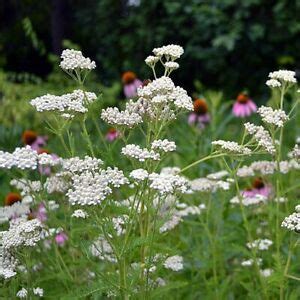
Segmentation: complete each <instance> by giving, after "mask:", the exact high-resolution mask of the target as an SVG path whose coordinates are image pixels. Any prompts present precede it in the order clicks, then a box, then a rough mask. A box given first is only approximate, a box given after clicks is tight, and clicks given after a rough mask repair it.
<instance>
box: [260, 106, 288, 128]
mask: <svg viewBox="0 0 300 300" xmlns="http://www.w3.org/2000/svg"><path fill="white" fill-rule="evenodd" d="M257 112H258V114H259V115H260V116H261V117H262V120H263V121H264V122H265V123H267V124H273V125H275V126H277V127H283V125H284V123H285V122H286V121H288V120H289V117H288V116H287V115H286V113H285V111H284V110H281V109H275V110H273V109H272V108H271V107H269V106H261V107H260V108H259V109H258V111H257Z"/></svg>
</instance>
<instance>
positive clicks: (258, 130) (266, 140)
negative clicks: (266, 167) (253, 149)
mask: <svg viewBox="0 0 300 300" xmlns="http://www.w3.org/2000/svg"><path fill="white" fill-rule="evenodd" d="M244 126H245V128H246V131H247V132H248V133H249V134H250V135H253V137H254V139H255V140H256V142H257V143H258V145H259V146H260V147H262V148H263V149H265V150H266V151H267V152H268V153H270V154H274V153H275V152H276V149H275V146H274V144H273V141H272V138H271V136H270V133H269V132H268V131H267V130H266V129H264V128H263V127H262V126H257V125H254V124H252V123H249V122H247V123H245V124H244Z"/></svg>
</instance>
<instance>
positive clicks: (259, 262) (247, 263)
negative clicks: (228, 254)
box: [241, 258, 262, 267]
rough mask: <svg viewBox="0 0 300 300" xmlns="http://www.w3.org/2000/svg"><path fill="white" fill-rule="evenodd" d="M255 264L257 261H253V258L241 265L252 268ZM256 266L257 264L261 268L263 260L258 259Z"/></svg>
mask: <svg viewBox="0 0 300 300" xmlns="http://www.w3.org/2000/svg"><path fill="white" fill-rule="evenodd" d="M254 263H255V260H254V259H252V258H250V259H248V260H243V261H242V262H241V265H242V266H243V267H251V266H253V265H254ZM256 264H257V265H258V266H260V265H261V264H262V259H261V258H257V259H256Z"/></svg>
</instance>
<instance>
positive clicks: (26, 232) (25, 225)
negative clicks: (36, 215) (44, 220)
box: [2, 219, 42, 249]
mask: <svg viewBox="0 0 300 300" xmlns="http://www.w3.org/2000/svg"><path fill="white" fill-rule="evenodd" d="M41 230H42V224H41V222H40V221H39V220H38V219H33V220H29V221H24V220H21V219H20V220H19V219H17V220H14V221H13V222H10V227H9V230H8V231H5V232H4V233H3V234H2V243H3V246H4V248H6V249H10V248H17V247H20V246H29V247H33V246H35V245H36V243H37V242H38V241H40V239H41Z"/></svg>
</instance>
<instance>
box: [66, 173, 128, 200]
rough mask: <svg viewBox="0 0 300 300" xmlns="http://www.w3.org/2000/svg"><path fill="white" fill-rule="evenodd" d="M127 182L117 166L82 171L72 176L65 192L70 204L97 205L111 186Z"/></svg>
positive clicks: (108, 192)
mask: <svg viewBox="0 0 300 300" xmlns="http://www.w3.org/2000/svg"><path fill="white" fill-rule="evenodd" d="M127 183H128V179H127V178H126V177H125V176H124V174H123V172H122V171H120V170H118V169H117V168H115V169H111V168H108V169H107V170H101V171H99V172H91V171H84V172H82V173H80V174H74V175H73V176H72V186H71V188H70V189H69V190H68V192H67V196H68V198H69V202H70V203H71V204H72V205H75V204H79V205H97V204H100V203H101V202H102V201H103V200H104V199H105V198H106V197H107V196H108V195H110V194H111V193H112V187H117V188H118V187H120V185H124V184H127Z"/></svg>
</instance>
